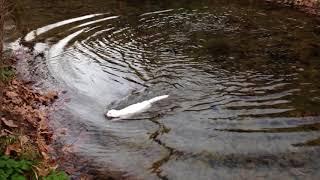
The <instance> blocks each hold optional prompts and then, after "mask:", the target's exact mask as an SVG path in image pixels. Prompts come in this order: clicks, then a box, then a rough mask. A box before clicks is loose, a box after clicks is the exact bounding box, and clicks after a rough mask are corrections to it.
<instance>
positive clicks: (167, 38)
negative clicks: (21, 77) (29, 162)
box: [21, 0, 320, 179]
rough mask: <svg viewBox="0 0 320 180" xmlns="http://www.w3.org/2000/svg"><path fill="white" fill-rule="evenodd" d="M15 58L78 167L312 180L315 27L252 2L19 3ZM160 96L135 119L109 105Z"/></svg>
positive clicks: (315, 171) (161, 175) (319, 58)
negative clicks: (45, 100) (23, 54)
mask: <svg viewBox="0 0 320 180" xmlns="http://www.w3.org/2000/svg"><path fill="white" fill-rule="evenodd" d="M22 5H23V6H24V7H25V8H26V9H25V12H24V13H25V14H23V17H24V22H23V25H24V28H25V29H27V30H26V31H25V32H26V33H25V34H26V35H25V36H24V37H21V39H22V40H23V41H25V42H24V44H25V46H28V45H29V47H30V44H31V46H33V49H34V50H33V52H32V53H31V55H32V56H33V58H32V59H31V60H29V61H24V62H22V63H21V64H22V67H24V68H28V70H29V73H28V74H26V76H27V77H28V78H31V79H34V80H36V82H37V84H36V86H37V87H39V88H43V89H56V90H66V91H67V93H66V94H65V95H63V96H65V97H64V98H67V99H68V101H67V102H65V103H63V104H62V108H61V110H59V111H58V112H57V113H56V114H55V115H54V118H53V122H54V123H53V124H54V126H55V127H56V128H61V127H64V128H67V129H69V130H68V133H67V135H66V136H65V137H62V138H61V141H63V142H65V143H67V144H68V143H69V144H70V143H73V142H75V141H76V143H74V148H73V150H74V152H75V153H77V154H79V155H81V156H84V157H86V158H88V159H92V160H93V162H92V163H90V164H88V166H90V167H92V168H93V169H98V170H101V172H106V171H107V170H106V169H108V171H109V170H111V171H121V172H124V177H134V178H137V179H280V178H282V179H317V177H320V171H319V168H320V163H319V161H320V153H319V152H320V151H319V145H320V134H319V130H320V84H319V80H320V71H319V68H320V21H318V20H317V19H316V18H312V17H308V16H307V15H305V14H302V13H299V12H295V11H293V10H290V9H287V8H279V7H274V6H271V5H267V4H263V3H257V2H255V1H251V2H250V3H249V1H236V0H229V1H218V0H217V1H209V0H207V1H205V0H198V1H159V2H157V1H134V0H131V1H112V0H111V1H98V0H96V1H74V0H70V1H52V2H51V1H46V2H45V3H44V2H43V1H34V0H32V1H27V0H25V1H23V3H22ZM163 94H170V98H169V99H167V100H164V101H161V102H159V103H157V104H155V105H154V106H153V107H152V108H151V109H150V110H149V111H148V112H146V113H144V114H141V115H139V116H137V117H134V118H135V120H130V121H121V122H112V121H109V120H107V119H105V117H104V115H103V114H104V113H105V112H106V111H107V109H109V108H122V107H125V106H128V105H130V104H133V103H136V102H140V101H143V100H146V99H149V98H152V97H154V96H157V95H163Z"/></svg>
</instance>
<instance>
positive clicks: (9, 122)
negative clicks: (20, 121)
mask: <svg viewBox="0 0 320 180" xmlns="http://www.w3.org/2000/svg"><path fill="white" fill-rule="evenodd" d="M1 121H2V122H3V123H4V124H5V125H6V126H8V127H13V128H15V127H18V126H17V125H16V124H14V122H13V121H12V120H7V119H6V118H1Z"/></svg>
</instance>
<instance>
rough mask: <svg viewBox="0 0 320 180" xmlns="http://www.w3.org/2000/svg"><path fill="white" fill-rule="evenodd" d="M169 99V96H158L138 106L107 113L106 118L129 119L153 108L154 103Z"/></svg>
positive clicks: (112, 110) (134, 105) (133, 105)
mask: <svg viewBox="0 0 320 180" xmlns="http://www.w3.org/2000/svg"><path fill="white" fill-rule="evenodd" d="M168 97H169V95H163V96H157V97H154V98H152V99H149V100H146V101H143V102H140V103H137V104H132V105H130V106H128V107H126V108H123V109H121V110H116V109H111V110H109V111H108V112H107V113H106V116H107V117H110V118H128V117H130V116H132V115H134V114H138V113H141V112H144V111H145V110H147V109H149V108H150V107H151V106H152V103H155V102H157V101H160V100H162V99H166V98H168Z"/></svg>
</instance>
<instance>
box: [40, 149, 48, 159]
mask: <svg viewBox="0 0 320 180" xmlns="http://www.w3.org/2000/svg"><path fill="white" fill-rule="evenodd" d="M41 155H42V157H43V158H44V159H45V160H48V159H50V158H49V155H48V154H47V153H45V152H43V151H42V152H41Z"/></svg>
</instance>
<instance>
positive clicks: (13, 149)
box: [4, 144, 21, 156]
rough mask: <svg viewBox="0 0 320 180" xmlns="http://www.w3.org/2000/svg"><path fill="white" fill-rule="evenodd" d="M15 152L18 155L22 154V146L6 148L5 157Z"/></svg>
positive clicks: (12, 145) (14, 145) (15, 145)
mask: <svg viewBox="0 0 320 180" xmlns="http://www.w3.org/2000/svg"><path fill="white" fill-rule="evenodd" d="M12 151H14V152H16V153H19V152H21V148H20V144H10V145H8V146H7V147H6V151H5V153H4V154H5V155H7V156H10V154H11V152H12Z"/></svg>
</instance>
